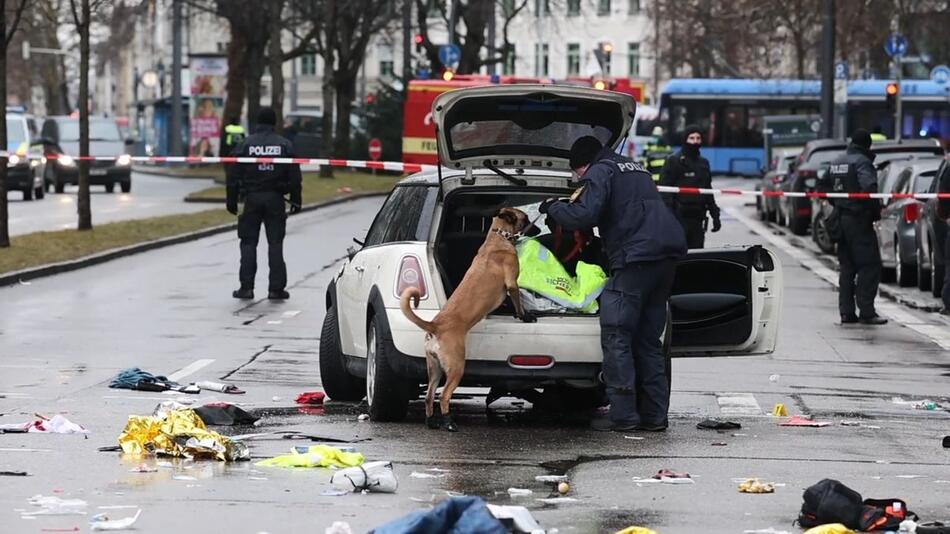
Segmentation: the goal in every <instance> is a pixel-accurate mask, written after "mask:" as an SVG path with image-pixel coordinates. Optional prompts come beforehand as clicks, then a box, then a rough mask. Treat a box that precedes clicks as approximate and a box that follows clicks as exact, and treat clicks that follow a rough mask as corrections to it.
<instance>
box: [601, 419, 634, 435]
mask: <svg viewBox="0 0 950 534" xmlns="http://www.w3.org/2000/svg"><path fill="white" fill-rule="evenodd" d="M590 429H591V430H595V431H597V432H632V431H634V430H636V429H637V425H635V424H617V423H614V422H613V421H611V420H610V419H609V418H607V417H598V418H597V419H594V420H592V421H591V422H590Z"/></svg>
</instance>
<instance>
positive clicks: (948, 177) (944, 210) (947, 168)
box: [937, 162, 950, 218]
mask: <svg viewBox="0 0 950 534" xmlns="http://www.w3.org/2000/svg"><path fill="white" fill-rule="evenodd" d="M939 178H940V182H938V183H937V192H938V193H950V162H947V163H944V167H943V172H941V173H940V177H939ZM937 207H938V208H940V209H939V211H938V213H939V214H940V215H941V216H943V217H945V218H950V198H941V199H939V200H938V201H937Z"/></svg>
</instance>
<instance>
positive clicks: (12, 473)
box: [0, 471, 30, 477]
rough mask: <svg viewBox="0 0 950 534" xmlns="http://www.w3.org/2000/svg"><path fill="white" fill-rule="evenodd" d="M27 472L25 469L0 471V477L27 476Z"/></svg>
mask: <svg viewBox="0 0 950 534" xmlns="http://www.w3.org/2000/svg"><path fill="white" fill-rule="evenodd" d="M28 476H30V474H29V473H27V472H26V471H0V477H28Z"/></svg>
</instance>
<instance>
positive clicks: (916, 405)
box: [891, 397, 943, 411]
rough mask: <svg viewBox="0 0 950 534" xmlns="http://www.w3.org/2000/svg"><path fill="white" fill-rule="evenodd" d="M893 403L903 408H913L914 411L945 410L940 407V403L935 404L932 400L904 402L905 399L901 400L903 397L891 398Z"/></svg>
mask: <svg viewBox="0 0 950 534" xmlns="http://www.w3.org/2000/svg"><path fill="white" fill-rule="evenodd" d="M891 402H892V403H894V404H899V405H901V406H910V407H911V408H913V409H915V410H928V411H934V410H942V409H943V407H942V406H940V404H938V403H936V402H934V401H932V400H930V399H924V400H921V401H909V400H904V399H903V398H901V397H891Z"/></svg>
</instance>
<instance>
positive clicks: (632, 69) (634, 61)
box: [627, 43, 640, 78]
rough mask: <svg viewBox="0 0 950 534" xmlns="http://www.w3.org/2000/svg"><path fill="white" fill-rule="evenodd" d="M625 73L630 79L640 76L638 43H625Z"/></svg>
mask: <svg viewBox="0 0 950 534" xmlns="http://www.w3.org/2000/svg"><path fill="white" fill-rule="evenodd" d="M627 72H629V73H630V77H631V78H637V77H639V76H640V43H627Z"/></svg>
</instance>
